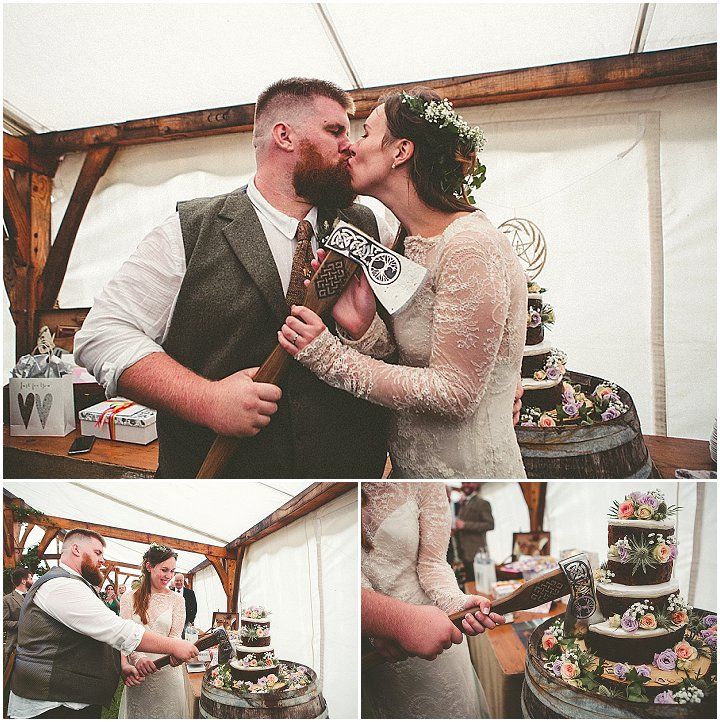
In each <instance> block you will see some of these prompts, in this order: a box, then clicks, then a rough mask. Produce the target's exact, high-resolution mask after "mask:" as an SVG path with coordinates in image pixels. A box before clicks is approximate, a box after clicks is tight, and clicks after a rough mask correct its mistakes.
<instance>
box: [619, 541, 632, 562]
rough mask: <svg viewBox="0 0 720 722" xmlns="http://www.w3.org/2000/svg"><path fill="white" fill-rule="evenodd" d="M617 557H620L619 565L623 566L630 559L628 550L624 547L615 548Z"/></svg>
mask: <svg viewBox="0 0 720 722" xmlns="http://www.w3.org/2000/svg"><path fill="white" fill-rule="evenodd" d="M616 548H617V552H618V556H619V557H620V563H621V564H625V562H627V560H628V559H629V558H630V550H629V549H628V548H627V547H626V546H624V545H623V546H617V547H616Z"/></svg>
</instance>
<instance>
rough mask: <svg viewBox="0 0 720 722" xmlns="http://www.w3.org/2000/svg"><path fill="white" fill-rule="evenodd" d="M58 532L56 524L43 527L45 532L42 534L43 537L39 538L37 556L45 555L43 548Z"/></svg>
mask: <svg viewBox="0 0 720 722" xmlns="http://www.w3.org/2000/svg"><path fill="white" fill-rule="evenodd" d="M59 533H60V528H59V527H56V526H51V527H48V528H47V529H45V534H44V535H43V538H42V539H41V540H40V543H39V544H38V557H39V558H42V557H43V556H45V550H46V549H47V548H48V547H49V546H50V543H51V542H52V540H53V539H55V538H56V537H57V535H58V534H59Z"/></svg>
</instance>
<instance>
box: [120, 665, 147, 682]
mask: <svg viewBox="0 0 720 722" xmlns="http://www.w3.org/2000/svg"><path fill="white" fill-rule="evenodd" d="M121 673H122V677H123V681H124V682H125V686H126V687H137V686H138V685H139V684H142V683H143V680H144V679H145V677H143V675H141V674H140V672H138V670H137V668H136V667H134V666H133V665H132V664H123V665H122V669H121Z"/></svg>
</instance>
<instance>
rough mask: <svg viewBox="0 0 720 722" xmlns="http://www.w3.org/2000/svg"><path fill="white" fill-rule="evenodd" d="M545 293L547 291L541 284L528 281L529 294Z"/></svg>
mask: <svg viewBox="0 0 720 722" xmlns="http://www.w3.org/2000/svg"><path fill="white" fill-rule="evenodd" d="M545 291H547V289H546V288H543V287H542V286H541V285H540V284H539V283H537V282H536V281H531V280H530V279H528V282H527V292H528V293H545Z"/></svg>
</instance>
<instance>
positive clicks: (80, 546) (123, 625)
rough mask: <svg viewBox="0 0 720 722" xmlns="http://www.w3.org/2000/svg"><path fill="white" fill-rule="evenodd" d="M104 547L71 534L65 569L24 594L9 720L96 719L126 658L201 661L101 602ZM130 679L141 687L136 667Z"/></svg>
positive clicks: (78, 532)
mask: <svg viewBox="0 0 720 722" xmlns="http://www.w3.org/2000/svg"><path fill="white" fill-rule="evenodd" d="M104 548H105V540H104V539H103V538H102V537H101V536H100V535H99V534H96V533H95V532H93V531H89V530H88V529H72V530H71V531H69V532H68V533H67V534H66V535H65V540H64V541H63V547H62V554H61V555H60V563H59V565H58V566H57V567H53V568H52V569H51V570H50V571H49V572H47V573H46V574H44V575H43V576H42V577H40V578H39V579H38V580H37V581H36V582H35V584H33V585H32V587H31V588H30V591H29V592H28V593H27V594H26V596H25V600H24V601H23V606H22V609H21V611H20V621H19V622H18V643H17V650H16V655H17V656H16V660H15V667H14V669H13V673H12V678H11V681H10V688H11V690H12V691H11V692H10V701H9V706H8V716H10V717H14V718H52V719H78V718H82V719H98V718H99V717H100V713H101V709H102V707H109V706H110V704H111V702H112V700H113V697H114V695H115V691H116V689H117V686H118V682H119V680H120V671H121V670H120V652H123V653H124V654H125V655H130V654H131V653H132V652H133V651H135V650H138V651H141V652H155V653H159V654H170V655H172V657H173V664H179V663H180V662H184V661H187V660H188V659H191V658H192V657H195V656H197V654H198V650H197V649H196V648H195V646H194V645H193V644H191V643H190V642H187V641H185V640H182V639H175V638H169V637H163V636H161V635H159V634H155V633H154V632H151V631H149V630H146V629H145V627H143V626H142V625H141V624H138V623H136V622H133V621H132V620H130V619H120V618H119V617H118V616H117V615H115V613H114V612H113V611H112V610H110V609H108V607H106V606H105V604H104V603H103V602H102V600H101V599H100V598H99V596H98V594H97V591H96V589H95V587H98V586H99V585H100V582H101V581H102V576H101V573H100V568H101V567H102V566H103V565H104V563H105V560H104V557H103V553H104ZM123 673H124V676H133V677H134V678H135V679H139V680H142V679H143V677H142V675H139V674H138V672H137V670H136V669H135V668H134V667H130V666H129V665H128V667H126V668H125V669H123Z"/></svg>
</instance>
